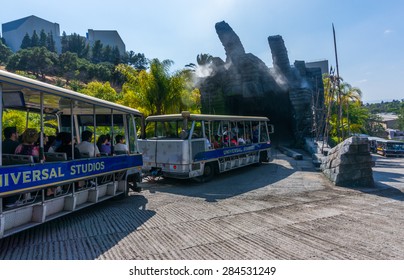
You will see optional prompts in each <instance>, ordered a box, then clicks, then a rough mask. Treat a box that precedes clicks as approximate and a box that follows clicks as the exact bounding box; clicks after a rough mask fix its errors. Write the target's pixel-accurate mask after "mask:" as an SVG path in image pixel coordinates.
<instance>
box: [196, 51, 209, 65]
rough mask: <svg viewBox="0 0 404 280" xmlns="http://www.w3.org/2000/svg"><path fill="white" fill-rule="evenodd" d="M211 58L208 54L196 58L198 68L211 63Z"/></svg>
mask: <svg viewBox="0 0 404 280" xmlns="http://www.w3.org/2000/svg"><path fill="white" fill-rule="evenodd" d="M212 59H213V57H212V56H211V55H210V54H208V53H201V54H198V55H197V56H196V62H197V63H198V65H199V66H205V65H208V64H210V63H212Z"/></svg>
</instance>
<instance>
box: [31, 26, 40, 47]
mask: <svg viewBox="0 0 404 280" xmlns="http://www.w3.org/2000/svg"><path fill="white" fill-rule="evenodd" d="M31 47H39V36H38V34H37V33H36V30H34V32H33V33H32V36H31Z"/></svg>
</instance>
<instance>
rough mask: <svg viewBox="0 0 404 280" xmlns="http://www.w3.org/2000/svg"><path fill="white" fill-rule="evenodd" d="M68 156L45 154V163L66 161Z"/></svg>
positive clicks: (63, 154) (64, 154)
mask: <svg viewBox="0 0 404 280" xmlns="http://www.w3.org/2000/svg"><path fill="white" fill-rule="evenodd" d="M66 160H67V154H66V153H49V152H46V153H45V161H46V162H53V161H66Z"/></svg>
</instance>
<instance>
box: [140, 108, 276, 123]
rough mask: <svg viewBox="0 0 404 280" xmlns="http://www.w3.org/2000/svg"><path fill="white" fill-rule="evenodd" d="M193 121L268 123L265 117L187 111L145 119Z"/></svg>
mask: <svg viewBox="0 0 404 280" xmlns="http://www.w3.org/2000/svg"><path fill="white" fill-rule="evenodd" d="M185 118H186V119H188V120H195V121H233V122H235V121H237V122H240V121H255V122H257V121H269V119H268V118H267V117H258V116H257V117H256V116H236V115H208V114H191V113H189V112H187V111H184V112H182V113H181V114H169V115H157V116H149V117H147V118H146V121H147V122H156V121H157V122H161V121H165V122H167V121H176V120H183V119H185Z"/></svg>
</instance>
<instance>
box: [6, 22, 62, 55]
mask: <svg viewBox="0 0 404 280" xmlns="http://www.w3.org/2000/svg"><path fill="white" fill-rule="evenodd" d="M34 30H35V31H36V33H37V34H38V36H39V34H40V32H41V30H44V31H45V33H46V34H52V36H53V38H54V40H55V46H56V49H57V50H58V51H60V28H59V24H58V23H52V22H50V21H47V20H44V19H42V18H39V17H37V16H34V15H32V16H28V17H25V18H21V19H17V20H14V21H10V22H7V23H3V24H2V33H3V38H4V40H5V41H6V44H7V46H8V47H9V48H10V49H11V50H12V51H13V52H16V51H18V50H19V49H20V47H21V43H22V40H23V38H24V36H25V34H27V33H28V35H29V36H30V37H31V36H32V34H33V33H34Z"/></svg>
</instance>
